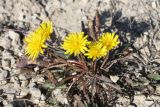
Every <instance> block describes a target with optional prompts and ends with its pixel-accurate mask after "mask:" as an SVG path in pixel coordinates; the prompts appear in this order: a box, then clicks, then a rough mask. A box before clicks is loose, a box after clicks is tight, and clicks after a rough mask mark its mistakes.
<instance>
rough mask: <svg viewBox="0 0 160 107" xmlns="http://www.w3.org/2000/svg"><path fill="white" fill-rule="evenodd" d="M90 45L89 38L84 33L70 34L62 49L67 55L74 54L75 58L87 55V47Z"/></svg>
mask: <svg viewBox="0 0 160 107" xmlns="http://www.w3.org/2000/svg"><path fill="white" fill-rule="evenodd" d="M88 43H89V41H88V40H87V36H84V33H83V32H80V33H70V34H69V35H68V36H67V37H66V38H65V39H64V43H63V44H62V48H63V49H64V50H65V51H66V52H65V54H70V55H71V54H74V56H76V55H78V54H80V53H85V51H86V50H87V47H86V45H87V44H88Z"/></svg>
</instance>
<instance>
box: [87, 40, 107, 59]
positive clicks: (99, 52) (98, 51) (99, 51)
mask: <svg viewBox="0 0 160 107" xmlns="http://www.w3.org/2000/svg"><path fill="white" fill-rule="evenodd" d="M107 53H108V50H107V49H106V48H105V47H103V45H102V44H101V43H99V42H92V43H91V44H89V49H88V50H87V53H85V56H87V58H91V59H93V60H95V59H98V58H101V57H103V56H105V55H106V54H107Z"/></svg>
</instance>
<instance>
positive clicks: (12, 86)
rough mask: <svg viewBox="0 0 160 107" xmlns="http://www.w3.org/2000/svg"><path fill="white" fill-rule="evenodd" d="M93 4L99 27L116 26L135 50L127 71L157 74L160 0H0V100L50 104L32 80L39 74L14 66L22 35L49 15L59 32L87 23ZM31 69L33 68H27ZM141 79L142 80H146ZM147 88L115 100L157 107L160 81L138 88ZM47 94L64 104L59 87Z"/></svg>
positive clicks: (39, 79)
mask: <svg viewBox="0 0 160 107" xmlns="http://www.w3.org/2000/svg"><path fill="white" fill-rule="evenodd" d="M97 10H98V11H99V13H100V18H101V24H102V26H103V27H102V30H103V31H105V30H106V31H116V32H118V34H119V35H120V36H121V37H125V41H124V42H125V43H129V44H131V50H133V51H135V54H134V55H133V57H131V60H134V59H137V60H136V61H138V62H135V63H136V64H138V65H135V66H136V67H135V66H134V65H128V66H130V69H128V71H130V72H134V73H136V76H137V77H138V76H143V75H142V74H143V73H142V71H145V72H146V73H148V72H149V73H153V74H159V73H160V0H0V106H4V107H28V105H31V106H35V107H46V106H47V105H48V106H51V105H49V104H47V102H46V100H47V95H46V94H45V93H44V92H43V90H42V89H41V88H39V87H38V86H37V85H38V84H43V83H44V82H45V81H46V80H45V78H44V76H43V75H36V76H32V77H30V76H28V75H26V74H24V73H21V72H20V70H19V69H18V68H17V67H16V63H17V59H18V58H19V57H20V56H22V55H24V44H23V38H24V36H26V35H27V34H28V33H29V32H31V31H33V30H35V29H36V28H37V27H38V26H39V24H40V23H41V22H42V21H44V20H47V19H50V20H52V22H53V23H54V30H55V33H56V34H57V33H58V34H59V35H60V36H61V37H62V38H63V37H64V36H65V35H66V34H67V32H80V31H81V30H82V26H81V23H82V21H83V23H84V24H85V26H87V22H88V18H90V19H91V20H93V19H94V17H95V14H96V11H97ZM36 71H37V68H35V70H34V71H33V72H36ZM28 72H29V71H28ZM159 78H160V77H159ZM147 80H148V79H146V78H145V84H151V82H150V81H149V82H148V81H147ZM159 80H160V79H159ZM153 82H154V81H153ZM156 82H157V81H156ZM158 82H159V81H158ZM148 90H149V91H150V92H149V94H150V96H148V97H146V96H145V95H143V94H141V93H140V94H136V93H135V94H136V95H135V96H134V99H133V101H132V103H133V104H131V103H130V99H129V98H128V97H125V96H123V97H119V98H118V99H117V100H116V103H117V104H116V106H117V107H126V105H127V106H129V107H134V106H135V105H137V106H138V107H148V106H156V107H159V106H160V105H158V103H160V96H159V95H160V86H158V85H156V86H155V87H152V86H148V87H147V88H145V89H144V90H143V91H144V92H148ZM137 93H139V92H137ZM53 94H54V96H55V100H56V101H58V102H60V103H61V104H66V105H68V104H69V103H68V100H67V98H66V95H65V94H64V93H63V92H61V90H58V89H57V90H54V91H53ZM28 98H29V99H28ZM75 99H80V98H79V96H75ZM77 101H79V100H77ZM55 106H58V105H55ZM79 107H80V106H79ZM81 107H83V105H82V106H81Z"/></svg>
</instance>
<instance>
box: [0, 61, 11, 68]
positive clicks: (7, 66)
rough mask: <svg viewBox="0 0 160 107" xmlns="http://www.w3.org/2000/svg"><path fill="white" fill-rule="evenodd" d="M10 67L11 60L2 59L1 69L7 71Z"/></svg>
mask: <svg viewBox="0 0 160 107" xmlns="http://www.w3.org/2000/svg"><path fill="white" fill-rule="evenodd" d="M10 66H11V60H10V59H2V67H3V68H4V69H9V68H10Z"/></svg>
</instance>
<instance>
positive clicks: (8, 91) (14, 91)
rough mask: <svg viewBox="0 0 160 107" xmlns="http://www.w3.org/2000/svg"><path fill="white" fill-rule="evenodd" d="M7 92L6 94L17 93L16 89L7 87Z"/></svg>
mask: <svg viewBox="0 0 160 107" xmlns="http://www.w3.org/2000/svg"><path fill="white" fill-rule="evenodd" d="M5 93H6V94H15V93H16V90H15V89H14V88H7V89H6V90H5Z"/></svg>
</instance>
